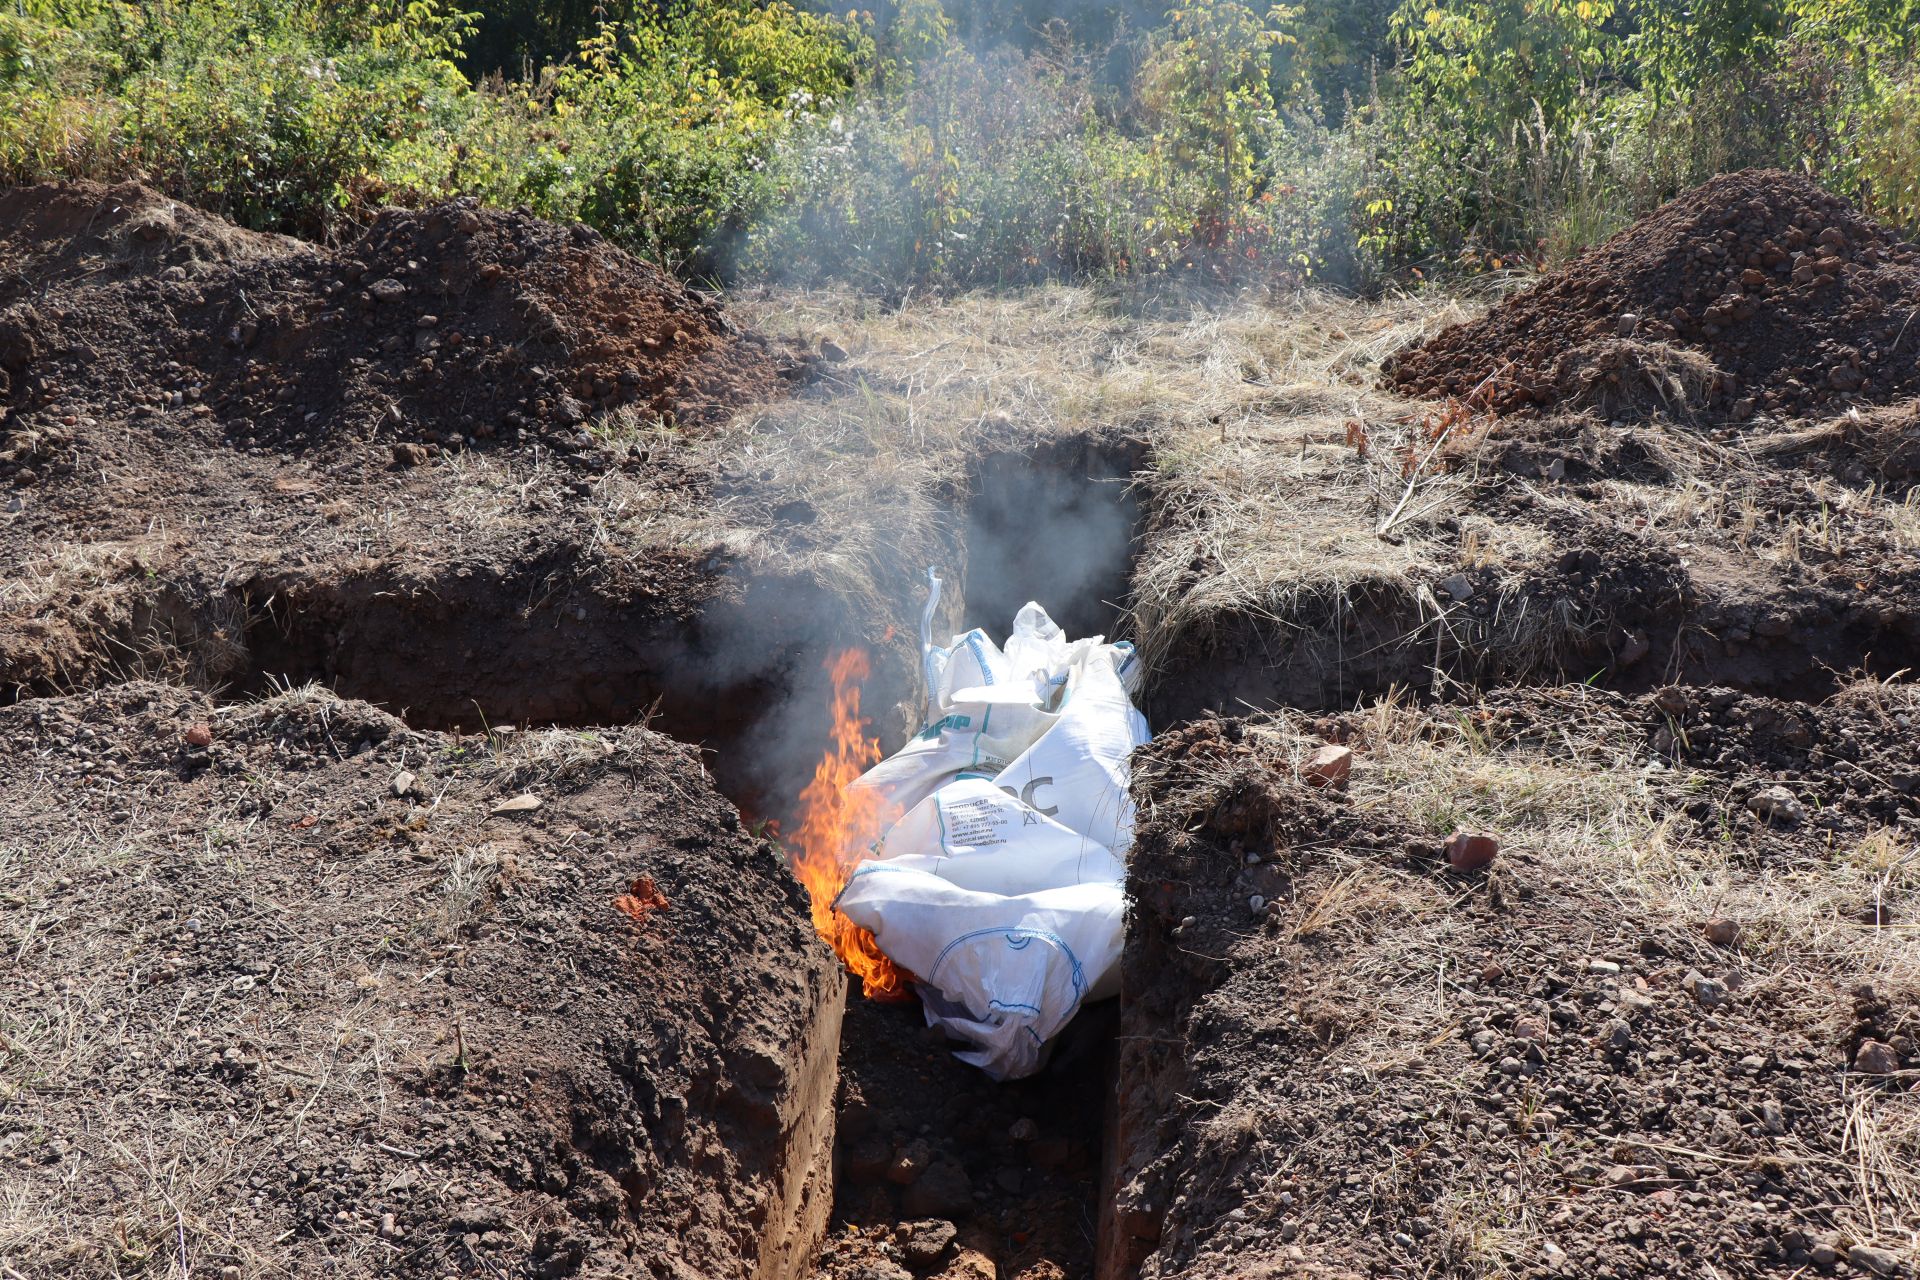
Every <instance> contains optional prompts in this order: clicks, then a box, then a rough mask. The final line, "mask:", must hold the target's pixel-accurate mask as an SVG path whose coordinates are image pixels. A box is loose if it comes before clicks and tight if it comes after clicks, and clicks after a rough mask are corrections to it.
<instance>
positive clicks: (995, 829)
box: [940, 796, 1007, 849]
mask: <svg viewBox="0 0 1920 1280" xmlns="http://www.w3.org/2000/svg"><path fill="white" fill-rule="evenodd" d="M940 817H941V820H942V821H943V822H944V823H945V824H946V828H947V843H948V844H957V845H966V846H968V847H969V848H973V849H986V848H991V847H992V846H994V845H997V844H1005V843H1006V842H1007V837H1006V836H1005V835H1004V834H1002V832H1003V830H1004V829H1005V827H1006V825H1007V816H1006V815H1005V814H1004V813H1002V812H1000V808H999V806H998V805H996V804H994V802H993V801H991V800H988V799H986V798H985V797H984V796H983V797H981V798H979V799H977V800H960V801H955V802H952V803H949V804H944V805H941V806H940Z"/></svg>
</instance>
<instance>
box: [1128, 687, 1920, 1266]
mask: <svg viewBox="0 0 1920 1280" xmlns="http://www.w3.org/2000/svg"><path fill="white" fill-rule="evenodd" d="M1693 696H1694V695H1689V697H1690V698H1691V697H1693ZM1697 696H1698V699H1699V701H1700V702H1701V703H1702V704H1703V706H1717V707H1722V708H1723V710H1722V711H1721V712H1716V713H1714V714H1715V715H1718V716H1721V717H1722V718H1723V719H1724V718H1726V717H1727V715H1728V713H1730V712H1732V711H1733V710H1734V708H1736V707H1741V708H1743V709H1744V712H1745V715H1746V718H1747V721H1748V722H1749V723H1751V724H1754V725H1755V726H1758V725H1759V724H1760V723H1761V722H1762V719H1763V718H1764V717H1763V715H1762V713H1763V712H1770V713H1772V715H1774V716H1776V717H1778V716H1781V715H1784V714H1786V713H1785V712H1784V710H1783V709H1781V708H1777V707H1762V706H1760V705H1758V704H1755V703H1752V702H1742V701H1741V700H1739V699H1735V698H1732V697H1722V696H1721V695H1719V694H1717V693H1712V692H1707V691H1702V692H1700V693H1699V694H1698V695H1697ZM1641 713H1645V714H1646V715H1647V716H1648V718H1649V719H1651V720H1657V719H1658V718H1659V716H1658V714H1657V710H1656V708H1655V707H1654V706H1653V705H1652V704H1635V705H1632V706H1629V705H1626V704H1623V703H1621V702H1619V701H1617V700H1614V699H1611V698H1609V697H1608V696H1607V695H1592V694H1588V693H1585V692H1583V691H1580V690H1577V689H1574V690H1553V691H1541V692H1539V693H1537V694H1533V695H1524V696H1518V697H1515V698H1512V699H1509V700H1504V701H1500V702H1499V703H1498V705H1495V706H1493V707H1491V708H1490V709H1489V711H1488V712H1487V713H1486V714H1485V715H1480V714H1479V713H1476V720H1477V721H1478V722H1481V723H1482V724H1483V725H1484V727H1482V728H1477V729H1475V730H1474V732H1475V734H1476V735H1480V734H1484V735H1485V738H1484V741H1487V742H1489V743H1493V742H1498V741H1501V740H1504V739H1510V738H1512V737H1515V736H1525V735H1529V734H1537V735H1541V736H1542V739H1543V740H1550V739H1552V738H1553V737H1555V736H1556V735H1562V734H1564V733H1566V732H1567V731H1568V730H1569V729H1570V728H1576V726H1577V725H1578V723H1579V722H1580V720H1581V719H1582V718H1584V717H1586V716H1590V715H1604V716H1609V717H1611V716H1615V715H1621V714H1624V716H1625V720H1623V721H1622V724H1623V725H1624V724H1626V723H1630V721H1631V720H1632V718H1633V717H1634V716H1636V715H1637V714H1641ZM1358 719H1359V718H1356V722H1357V721H1358ZM1830 719H1831V720H1832V721H1833V725H1832V732H1831V733H1830V734H1827V735H1824V737H1823V740H1824V741H1825V742H1827V743H1828V744H1830V745H1831V744H1836V743H1838V742H1839V740H1840V739H1841V738H1843V737H1845V736H1848V735H1849V734H1850V733H1851V732H1852V731H1853V729H1854V728H1855V727H1856V726H1857V724H1858V722H1859V719H1860V718H1859V716H1857V715H1856V714H1855V713H1853V712H1851V711H1838V712H1836V713H1835V714H1833V715H1832V716H1831V717H1830ZM1768 723H1769V724H1772V723H1775V721H1768ZM1459 724H1460V720H1459V713H1458V712H1457V711H1455V710H1441V711H1438V712H1436V713H1435V714H1434V716H1433V723H1432V731H1433V732H1434V733H1438V734H1446V733H1458V732H1460V729H1459ZM1322 727H1323V728H1325V729H1328V730H1329V731H1332V732H1334V733H1336V734H1337V733H1339V732H1341V731H1343V730H1345V729H1351V728H1354V727H1356V725H1353V724H1343V723H1335V722H1329V723H1328V724H1326V725H1323V726H1322ZM1576 731H1577V730H1576ZM1769 732H1770V730H1766V729H1759V730H1757V732H1756V733H1755V734H1754V735H1753V738H1752V741H1753V743H1754V744H1755V750H1754V751H1753V752H1751V753H1740V752H1723V751H1718V750H1713V749H1709V750H1708V751H1707V753H1706V754H1707V755H1708V756H1709V758H1711V759H1712V760H1713V764H1712V766H1711V769H1710V773H1711V772H1713V771H1717V770H1719V769H1722V768H1728V767H1731V768H1733V769H1735V770H1737V771H1738V774H1737V775H1736V776H1739V775H1744V774H1745V773H1746V772H1747V771H1748V770H1749V769H1751V768H1752V766H1754V765H1756V764H1760V763H1761V759H1760V757H1762V756H1767V757H1769V758H1770V754H1771V748H1764V747H1760V746H1759V745H1758V744H1759V743H1760V742H1761V741H1762V740H1763V739H1764V738H1765V737H1766V735H1767V734H1768V733H1769ZM1287 738H1288V735H1287V733H1286V732H1285V731H1284V730H1283V731H1278V732H1276V731H1275V729H1274V728H1273V727H1270V726H1263V725H1261V724H1259V723H1257V722H1256V723H1249V722H1244V721H1203V722H1199V723H1196V724H1192V725H1189V726H1186V727H1184V728H1182V729H1179V730H1175V731H1173V732H1171V733H1168V734H1163V735H1162V736H1161V737H1160V738H1159V739H1156V741H1155V742H1154V743H1153V744H1151V746H1149V747H1148V748H1147V749H1146V751H1145V752H1144V753H1143V755H1142V757H1141V758H1140V759H1139V760H1138V765H1139V769H1138V773H1137V781H1136V794H1137V797H1138V799H1139V800H1140V802H1141V812H1142V815H1143V819H1144V821H1143V823H1142V826H1141V828H1140V830H1139V832H1138V835H1137V839H1136V844H1135V848H1134V854H1133V862H1132V877H1133V883H1134V887H1135V901H1136V906H1135V910H1134V911H1133V912H1132V914H1131V915H1130V917H1129V921H1128V939H1127V949H1126V958H1125V966H1126V967H1125V975H1124V982H1123V995H1122V1008H1123V1021H1122V1027H1121V1066H1120V1078H1121V1080H1122V1081H1123V1082H1125V1084H1124V1086H1123V1092H1122V1095H1121V1099H1120V1112H1119V1121H1118V1128H1117V1139H1116V1140H1117V1143H1118V1149H1117V1151H1116V1154H1115V1161H1116V1168H1117V1181H1116V1194H1115V1198H1114V1202H1113V1205H1112V1229H1111V1230H1110V1231H1109V1233H1108V1234H1107V1236H1106V1237H1105V1239H1104V1247H1105V1249H1106V1257H1105V1258H1104V1262H1105V1265H1106V1268H1107V1269H1106V1271H1105V1272H1104V1274H1110V1275H1119V1276H1134V1275H1139V1276H1152V1277H1159V1278H1162V1280H1165V1278H1169V1277H1175V1276H1182V1277H1200V1276H1224V1275H1245V1274H1250V1273H1251V1272H1250V1271H1249V1270H1248V1269H1247V1260H1248V1259H1249V1258H1258V1259H1260V1260H1261V1265H1263V1266H1265V1267H1267V1268H1270V1272H1269V1271H1265V1270H1263V1271H1261V1272H1260V1274H1268V1273H1271V1274H1285V1275H1299V1276H1315V1277H1326V1278H1329V1280H1330V1278H1332V1277H1358V1276H1381V1275H1484V1274H1492V1273H1498V1274H1502V1275H1510V1276H1516V1277H1549V1276H1576V1275H1577V1276H1600V1277H1620V1278H1622V1280H1624V1278H1625V1277H1645V1276H1675V1277H1680V1276H1698V1275H1708V1274H1717V1275H1724V1276H1759V1275H1767V1274H1775V1273H1781V1272H1785V1271H1787V1270H1796V1271H1798V1272H1803V1273H1808V1274H1812V1273H1816V1272H1820V1273H1831V1272H1832V1271H1833V1270H1834V1269H1835V1267H1836V1266H1838V1267H1840V1268H1843V1269H1846V1268H1849V1264H1850V1268H1851V1269H1850V1270H1849V1271H1848V1273H1849V1274H1894V1273H1899V1274H1905V1272H1904V1271H1902V1270H1901V1267H1902V1263H1901V1261H1900V1257H1899V1254H1898V1253H1897V1252H1896V1251H1895V1250H1894V1249H1893V1248H1890V1247H1889V1246H1888V1244H1887V1242H1886V1240H1884V1239H1875V1238H1872V1237H1869V1236H1867V1235H1864V1234H1863V1233H1862V1231H1861V1230H1860V1223H1859V1221H1858V1220H1857V1219H1855V1218H1854V1217H1853V1216H1851V1215H1850V1214H1849V1213H1848V1212H1847V1211H1846V1208H1845V1207H1846V1206H1849V1205H1851V1204H1854V1203H1856V1202H1857V1195H1858V1187H1857V1186H1855V1185H1854V1183H1853V1181H1852V1178H1853V1174H1852V1171H1851V1170H1850V1169H1849V1168H1848V1167H1847V1161H1846V1157H1845V1155H1844V1154H1843V1153H1844V1151H1845V1150H1846V1142H1847V1137H1846V1132H1845V1126H1844V1125H1843V1124H1841V1123H1838V1122H1837V1121H1836V1119H1835V1118H1836V1117H1838V1116H1840V1115H1842V1114H1844V1113H1845V1112H1846V1110H1847V1108H1849V1107H1850V1106H1855V1105H1865V1104H1864V1103H1861V1102H1860V1101H1859V1100H1860V1099H1861V1098H1864V1097H1868V1096H1872V1097H1876V1098H1878V1099H1880V1100H1881V1103H1882V1104H1883V1105H1885V1106H1886V1107H1889V1108H1896V1109H1899V1108H1903V1102H1902V1099H1901V1080H1900V1079H1899V1078H1898V1077H1897V1076H1895V1077H1893V1078H1887V1077H1885V1076H1883V1075H1880V1074H1877V1073H1883V1072H1887V1071H1890V1070H1895V1069H1897V1066H1898V1064H1899V1063H1901V1062H1903V1061H1904V1062H1910V1061H1912V1060H1913V1057H1914V1055H1915V1053H1916V1052H1917V1051H1916V1047H1915V1045H1914V1043H1913V1036H1914V1033H1915V1026H1916V1019H1915V1017H1914V1012H1913V1010H1912V1008H1911V1007H1906V1006H1904V1005H1903V1004H1902V1002H1900V1001H1898V1000H1895V1001H1889V1000H1888V999H1885V998H1883V997H1882V996H1880V995H1878V994H1876V993H1875V992H1873V991H1871V990H1866V989H1858V990H1850V989H1848V988H1847V987H1845V986H1843V985H1841V984H1837V983H1831V982H1828V983H1822V982H1799V983H1793V984H1787V983H1781V982H1778V981H1774V980H1770V979H1769V977H1768V976H1767V971H1766V965H1767V961H1766V959H1765V958H1764V956H1762V955H1758V954H1748V953H1746V952H1744V951H1743V950H1742V947H1741V945H1740V942H1739V938H1738V934H1737V933H1734V934H1722V935H1720V936H1719V940H1718V941H1715V940H1714V937H1713V935H1712V934H1711V931H1709V930H1705V929H1703V928H1702V922H1700V921H1693V920H1685V919H1674V918H1672V916H1671V915H1670V914H1662V913H1658V912H1652V913H1649V912H1646V911H1644V910H1643V909H1642V908H1641V907H1640V905H1639V904H1638V903H1637V902H1636V900H1635V899H1634V898H1633V896H1632V894H1631V893H1630V892H1622V891H1621V887H1620V886H1613V885H1604V884H1599V883H1587V882H1585V881H1584V880H1582V879H1580V878H1573V879H1568V878H1567V877H1565V876H1564V875H1561V874H1558V873H1556V870H1555V869H1554V867H1553V866H1551V865H1549V864H1548V863H1546V862H1545V861H1543V860H1541V859H1540V858H1538V857H1537V856H1536V855H1534V854H1532V853H1530V852H1529V851H1528V850H1527V849H1526V848H1525V847H1524V841H1523V842H1522V843H1521V847H1518V848H1514V849H1507V850H1502V851H1501V853H1500V854H1499V856H1498V858H1497V859H1496V861H1495V864H1494V866H1493V868H1492V869H1491V870H1483V871H1474V872H1468V873H1456V872H1452V871H1449V870H1448V869H1447V867H1446V865H1445V863H1444V861H1441V860H1439V859H1438V857H1437V850H1436V848H1435V846H1434V844H1433V837H1432V835H1431V833H1430V832H1427V831H1424V830H1422V829H1421V828H1420V826H1419V825H1418V821H1417V819H1415V818H1414V817H1413V816H1411V815H1409V816H1408V817H1405V818H1401V817H1398V816H1388V817H1385V819H1384V821H1383V814H1386V813H1388V812H1389V810H1387V809H1382V808H1379V807H1376V808H1374V809H1373V810H1372V815H1373V816H1371V817H1368V816H1366V815H1365V814H1363V813H1362V812H1360V811H1358V810H1357V809H1356V808H1355V807H1353V806H1352V805H1350V804H1349V803H1348V802H1347V801H1346V800H1345V799H1344V798H1343V797H1341V796H1339V795H1338V794H1333V793H1328V792H1325V791H1314V790H1307V789H1304V788H1301V787H1300V786H1298V785H1297V784H1296V783H1294V782H1292V781H1291V775H1292V770H1291V769H1290V767H1289V766H1288V764H1287V758H1288V752H1289V750H1290V747H1291V746H1292V745H1293V744H1291V743H1290V742H1289V741H1288V740H1287ZM1722 741H1723V742H1725V741H1730V740H1729V739H1723V740H1722ZM1813 745H1815V744H1814V743H1811V742H1810V743H1809V746H1813ZM1356 746H1357V748H1358V749H1359V754H1358V757H1357V763H1356V765H1355V770H1356V775H1358V774H1360V773H1361V772H1362V771H1364V770H1366V769H1367V768H1369V767H1370V765H1369V758H1368V754H1367V750H1366V743H1365V742H1364V741H1363V740H1357V741H1356ZM1750 756H1751V758H1749V757H1750ZM1825 767H1831V766H1825ZM1743 780H1744V779H1743ZM1684 794H1685V791H1684V790H1682V789H1679V788H1676V798H1679V797H1680V796H1683V795H1684ZM1839 803H1841V804H1843V805H1844V804H1848V803H1850V802H1849V801H1848V800H1847V799H1845V798H1842V799H1841V800H1840V801H1839ZM1734 809H1735V812H1736V816H1733V817H1731V818H1730V821H1731V823H1732V826H1733V827H1734V828H1735V829H1736V830H1737V832H1738V834H1737V836H1736V837H1735V838H1736V839H1738V840H1740V841H1742V842H1744V841H1745V840H1746V839H1747V838H1748V835H1747V833H1748V829H1749V828H1750V827H1751V826H1752V825H1753V824H1755V823H1757V822H1758V821H1759V820H1758V819H1757V818H1753V817H1752V816H1751V815H1748V814H1746V813H1745V812H1744V809H1743V808H1742V807H1740V806H1737V805H1736V806H1734ZM1781 838H1782V839H1784V838H1785V836H1784V835H1782V837H1781ZM1827 849H1828V845H1827V836H1826V833H1825V831H1823V830H1816V829H1813V828H1812V827H1811V826H1808V827H1806V828H1803V829H1801V831H1800V839H1799V844H1798V847H1797V854H1798V856H1799V857H1800V858H1801V859H1802V860H1803V865H1807V866H1819V865H1821V864H1822V863H1823V862H1824V860H1825V859H1826V858H1827V857H1829V856H1830V855H1829V853H1828V852H1827ZM1260 900H1264V901H1265V902H1266V903H1268V904H1272V905H1271V906H1269V907H1268V908H1267V909H1266V910H1265V912H1264V913H1263V912H1262V911H1259V910H1250V906H1257V905H1258V902H1259V901H1260ZM1436 922H1438V923H1436ZM1843 927H1854V928H1862V929H1864V928H1870V927H1872V922H1858V923H1854V924H1851V925H1849V926H1843ZM1413 935H1417V937H1416V936H1413ZM1410 971H1417V972H1419V973H1422V974H1424V975H1425V981H1424V984H1423V985H1424V991H1422V990H1421V989H1420V988H1421V986H1422V984H1421V983H1419V982H1409V981H1408V980H1407V978H1408V974H1409V972H1410ZM1383 1027H1384V1028H1385V1029H1384V1030H1383ZM1869 1042H1872V1044H1873V1046H1874V1047H1873V1048H1872V1050H1871V1055H1873V1056H1871V1057H1870V1056H1869V1054H1868V1051H1867V1049H1866V1046H1867V1045H1868V1043H1869ZM1356 1046H1358V1047H1356ZM1893 1234H1894V1235H1896V1236H1897V1235H1899V1234H1900V1233H1898V1232H1895V1233H1893Z"/></svg>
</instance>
